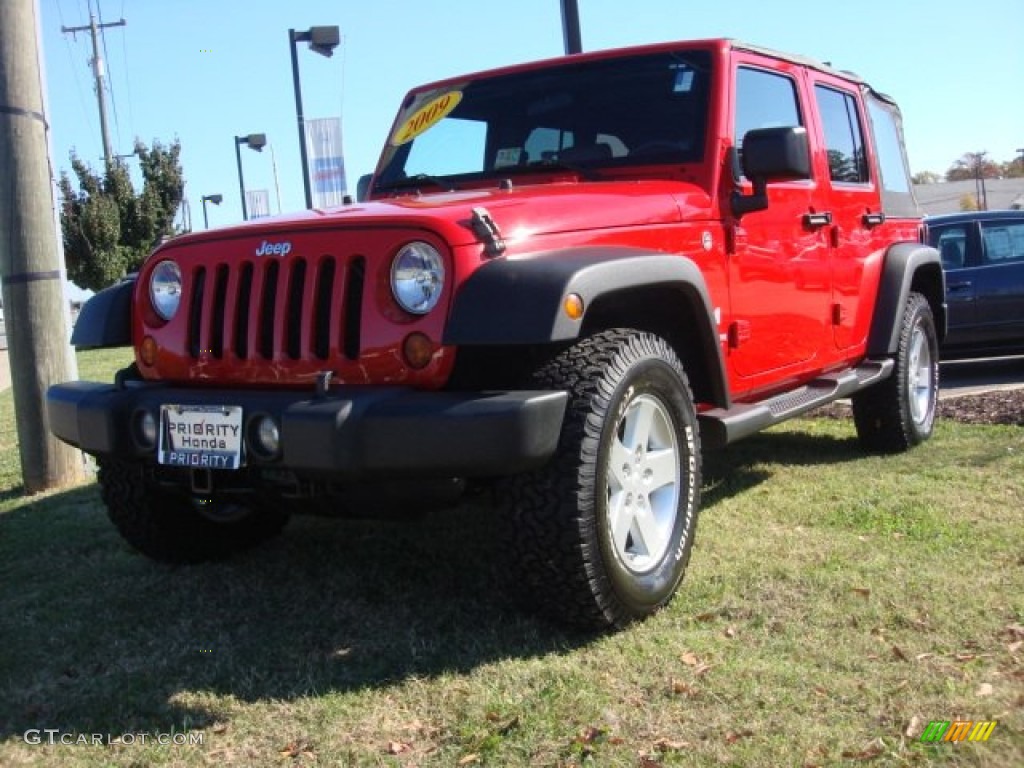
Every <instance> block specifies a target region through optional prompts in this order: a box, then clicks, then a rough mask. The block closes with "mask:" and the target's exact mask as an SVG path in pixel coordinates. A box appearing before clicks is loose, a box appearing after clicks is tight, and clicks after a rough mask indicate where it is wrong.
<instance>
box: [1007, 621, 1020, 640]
mask: <svg viewBox="0 0 1024 768" xmlns="http://www.w3.org/2000/svg"><path fill="white" fill-rule="evenodd" d="M1006 633H1007V634H1008V635H1009V636H1010V637H1019V638H1021V639H1024V625H1021V624H1007V625H1006Z"/></svg>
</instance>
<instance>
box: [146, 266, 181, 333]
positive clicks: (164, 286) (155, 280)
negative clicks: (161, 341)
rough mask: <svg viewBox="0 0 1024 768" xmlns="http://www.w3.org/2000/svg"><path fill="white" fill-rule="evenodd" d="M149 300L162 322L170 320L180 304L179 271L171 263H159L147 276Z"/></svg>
mask: <svg viewBox="0 0 1024 768" xmlns="http://www.w3.org/2000/svg"><path fill="white" fill-rule="evenodd" d="M149 300H150V301H151V302H152V303H153V309H154V310H156V313H157V314H158V315H160V317H162V318H163V319H164V320H170V319H171V318H172V317H174V313H175V312H177V311H178V305H179V304H181V269H180V268H179V267H178V265H177V264H175V263H174V262H173V261H161V262H160V263H159V264H157V265H156V267H155V268H154V269H153V272H152V274H151V275H150V276H149Z"/></svg>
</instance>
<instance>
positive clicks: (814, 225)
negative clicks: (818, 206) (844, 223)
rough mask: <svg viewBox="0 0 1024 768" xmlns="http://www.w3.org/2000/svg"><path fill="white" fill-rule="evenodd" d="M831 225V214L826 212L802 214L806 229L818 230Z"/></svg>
mask: <svg viewBox="0 0 1024 768" xmlns="http://www.w3.org/2000/svg"><path fill="white" fill-rule="evenodd" d="M831 223H832V214H831V213H830V212H828V211H825V212H824V213H805V214H804V226H805V227H807V228H808V229H820V228H821V227H825V226H828V225H829V224H831Z"/></svg>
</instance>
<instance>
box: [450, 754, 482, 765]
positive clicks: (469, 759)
mask: <svg viewBox="0 0 1024 768" xmlns="http://www.w3.org/2000/svg"><path fill="white" fill-rule="evenodd" d="M479 762H480V755H477V754H472V755H466V756H465V757H460V758H459V762H458V763H456V765H469V764H470V763H479Z"/></svg>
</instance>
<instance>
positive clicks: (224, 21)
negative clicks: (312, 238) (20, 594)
mask: <svg viewBox="0 0 1024 768" xmlns="http://www.w3.org/2000/svg"><path fill="white" fill-rule="evenodd" d="M38 2H39V6H40V11H41V18H40V23H41V27H42V28H41V30H40V36H41V40H42V45H43V56H44V68H45V78H46V82H47V92H48V113H49V118H50V125H51V136H50V138H51V149H52V153H53V161H54V166H55V168H56V169H57V172H58V173H59V171H60V170H70V162H69V159H68V158H69V153H70V152H71V151H72V150H74V151H75V152H77V153H78V155H79V156H80V157H82V158H83V159H85V160H86V161H87V162H90V163H91V164H92V165H93V166H94V167H96V168H100V167H102V162H103V161H102V155H103V149H102V141H101V138H100V128H99V114H98V107H97V101H96V94H95V91H94V88H93V78H92V75H91V70H90V66H89V59H90V58H91V56H92V51H91V44H90V40H89V33H88V32H85V33H82V32H78V33H77V34H76V35H74V36H72V35H70V34H62V32H61V28H62V26H65V27H73V26H82V25H85V24H88V20H89V14H90V10H91V12H92V13H93V14H95V15H96V16H97V18H102V20H103V21H104V22H112V21H117V20H119V19H121V18H124V19H125V21H126V22H127V24H126V26H123V27H113V28H109V29H107V30H105V34H104V45H103V48H102V49H101V53H102V55H103V58H104V61H105V64H106V70H107V77H108V85H109V88H108V89H107V93H106V97H107V99H108V102H107V103H108V109H109V112H110V118H109V123H110V133H111V139H112V144H113V146H114V152H115V153H129V152H131V149H132V145H133V143H134V140H135V138H136V137H138V138H140V139H142V141H144V142H146V143H147V144H150V143H152V142H153V141H154V140H159V141H161V142H163V143H165V144H166V143H168V142H170V141H172V140H174V139H175V138H177V139H178V140H180V142H181V145H182V154H181V160H182V166H183V168H184V172H185V180H186V198H187V199H188V200H189V201H190V209H191V214H192V225H193V227H194V228H195V229H201V228H202V227H203V213H202V206H201V203H200V198H201V196H203V195H212V194H216V193H220V194H222V195H223V196H224V202H223V203H222V204H221V205H220V206H214V205H212V204H210V205H208V207H207V212H208V216H209V221H210V226H211V227H216V226H224V225H229V224H233V223H236V222H238V221H241V218H242V213H241V204H240V193H239V183H238V173H237V166H236V159H235V137H236V136H242V135H247V134H250V133H265V134H266V135H267V140H268V141H269V142H270V144H271V145H272V147H273V153H272V154H273V156H272V155H271V152H270V151H268V150H264V151H263V152H262V153H256V152H254V151H252V150H249V149H247V148H246V147H242V150H241V151H242V163H243V173H244V176H245V182H246V187H247V188H248V189H266V190H268V191H269V193H270V199H271V210H272V212H274V213H276V212H277V203H276V194H275V182H274V173H273V165H274V162H273V161H274V160H276V166H277V172H278V173H277V178H278V181H279V185H280V191H281V202H282V206H281V207H282V209H283V211H284V212H288V211H294V210H300V209H302V208H303V206H304V198H303V189H302V177H301V173H300V170H299V168H300V164H299V144H298V128H297V123H296V115H295V101H294V92H293V89H292V74H291V63H290V54H289V45H288V29H289V28H294V29H297V30H305V29H308V28H309V27H311V26H320V25H337V26H339V27H340V28H341V37H342V40H341V46H340V47H339V49H338V50H337V51H336V52H335V54H334V56H333V57H331V58H325V57H322V56H319V55H316V54H315V53H313V52H312V51H310V50H309V49H308V47H307V46H306V45H305V44H301V43H300V44H299V45H300V48H299V53H298V56H299V69H300V72H301V82H302V96H303V106H304V112H305V115H306V117H307V118H317V117H337V116H340V117H341V119H342V130H343V148H344V153H345V165H346V169H347V176H348V186H349V189H350V190H354V189H355V185H356V180H357V178H358V177H359V176H360V175H362V174H365V173H370V172H372V171H373V169H374V166H375V165H376V159H377V155H378V154H379V152H380V149H381V147H382V146H383V144H384V140H385V138H386V136H387V134H388V132H389V130H390V129H391V125H392V121H393V119H394V115H395V113H396V111H397V109H398V106H399V104H400V102H401V100H402V98H403V96H404V95H405V93H406V92H407V91H408V90H409V89H411V88H412V87H414V86H416V85H418V84H421V83H425V82H430V81H433V80H439V79H443V78H447V77H451V76H454V75H458V74H462V73H467V72H474V71H478V70H483V69H489V68H492V67H498V66H504V65H508V64H515V63H519V62H523V61H530V60H534V59H541V58H549V57H553V56H559V55H561V54H562V52H563V38H562V26H561V14H560V8H561V4H560V2H559V0H510V1H509V2H505V3H500V2H497V0H388V1H387V2H380V1H376V2H356V1H355V0H349V1H348V2H342V1H341V0H301V2H281V1H280V0H38ZM579 9H580V26H581V29H582V39H583V48H584V50H587V51H590V50H598V49H606V48H617V47H623V46H629V45H638V44H647V43H656V42H663V41H668V40H687V39H699V38H711V37H733V38H738V39H741V40H744V41H746V42H750V43H755V44H757V45H762V46H767V47H770V48H776V49H779V50H784V51H788V52H791V53H799V54H803V55H806V56H811V57H813V58H816V59H819V60H822V61H828V62H830V63H831V64H832V65H833V66H834V67H836V68H837V69H848V70H853V71H855V72H857V73H858V74H859V75H860V76H861V77H863V78H865V79H866V80H867V81H868V82H870V83H871V84H872V85H873V86H874V87H875V88H876V89H878V90H880V91H882V92H884V93H887V94H889V95H891V96H893V97H894V98H895V99H896V100H897V102H898V103H899V104H900V107H901V109H902V110H903V117H904V128H905V132H906V140H907V147H908V152H909V156H910V164H911V169H912V170H913V171H914V172H919V171H925V170H929V171H935V172H937V173H943V172H944V171H945V170H946V169H947V168H948V167H949V166H950V165H951V164H952V163H953V161H954V160H956V159H957V158H958V157H960V156H961V155H962V154H963V153H965V152H975V151H987V152H988V153H989V155H988V156H989V158H990V159H992V160H995V161H997V162H1003V161H1006V160H1011V159H1013V158H1014V157H1016V156H1017V154H1018V152H1017V149H1018V148H1024V98H1022V97H1021V93H1022V87H1024V45H1022V42H1024V31H1022V30H1024V2H1022V0H974V1H973V2H964V0H956V1H955V2H954V1H953V0H932V1H931V2H916V1H915V0H903V1H902V2H899V1H897V2H893V1H892V0H858V2H850V3H836V2H822V1H821V0H817V1H816V2H809V1H805V0H730V2H729V3H694V2H686V1H685V0H632V2H629V3H626V2H621V0H619V1H616V0H579ZM128 163H129V166H130V167H137V164H134V163H133V161H132V160H130V159H129V160H128Z"/></svg>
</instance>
